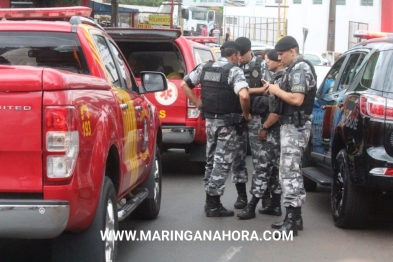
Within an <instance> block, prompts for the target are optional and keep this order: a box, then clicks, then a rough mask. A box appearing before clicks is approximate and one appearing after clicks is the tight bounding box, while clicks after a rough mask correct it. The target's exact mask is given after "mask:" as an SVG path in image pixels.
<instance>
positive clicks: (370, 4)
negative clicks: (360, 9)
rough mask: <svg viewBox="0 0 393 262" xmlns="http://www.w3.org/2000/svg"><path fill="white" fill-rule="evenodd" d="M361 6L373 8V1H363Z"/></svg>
mask: <svg viewBox="0 0 393 262" xmlns="http://www.w3.org/2000/svg"><path fill="white" fill-rule="evenodd" d="M360 5H369V6H373V0H361V2H360Z"/></svg>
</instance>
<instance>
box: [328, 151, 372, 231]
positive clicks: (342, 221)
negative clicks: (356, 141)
mask: <svg viewBox="0 0 393 262" xmlns="http://www.w3.org/2000/svg"><path fill="white" fill-rule="evenodd" d="M347 159H348V158H347V152H346V150H345V149H341V151H340V152H339V153H338V154H337V157H336V162H335V166H334V174H333V184H332V188H331V207H332V215H333V220H334V223H335V225H336V226H337V227H340V228H361V227H364V226H365V224H366V223H367V214H368V206H369V201H368V198H367V193H366V192H364V191H361V189H360V188H357V187H356V186H355V185H353V184H352V182H351V179H350V178H349V169H348V160H347Z"/></svg>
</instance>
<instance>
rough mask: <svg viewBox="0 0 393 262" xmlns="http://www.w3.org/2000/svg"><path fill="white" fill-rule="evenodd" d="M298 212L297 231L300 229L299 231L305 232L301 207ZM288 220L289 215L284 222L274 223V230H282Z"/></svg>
mask: <svg viewBox="0 0 393 262" xmlns="http://www.w3.org/2000/svg"><path fill="white" fill-rule="evenodd" d="M296 211H297V212H298V217H297V219H296V220H295V222H296V226H297V229H298V230H303V218H302V209H301V208H300V207H299V209H297V210H296ZM287 219H288V213H287V214H286V215H285V218H284V221H280V222H274V223H273V224H272V228H275V229H280V228H281V227H282V226H283V225H284V223H285V221H286V220H287Z"/></svg>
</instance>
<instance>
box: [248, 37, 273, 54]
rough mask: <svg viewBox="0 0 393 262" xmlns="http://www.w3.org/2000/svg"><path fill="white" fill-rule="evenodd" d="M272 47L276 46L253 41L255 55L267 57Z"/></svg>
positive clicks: (252, 48)
mask: <svg viewBox="0 0 393 262" xmlns="http://www.w3.org/2000/svg"><path fill="white" fill-rule="evenodd" d="M272 49H274V46H271V45H268V44H265V43H262V42H256V41H251V51H252V52H253V54H254V55H261V56H262V57H265V54H266V52H268V51H270V50H272Z"/></svg>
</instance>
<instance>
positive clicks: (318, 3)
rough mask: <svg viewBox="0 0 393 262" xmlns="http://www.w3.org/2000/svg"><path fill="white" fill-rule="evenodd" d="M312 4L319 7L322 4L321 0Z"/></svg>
mask: <svg viewBox="0 0 393 262" xmlns="http://www.w3.org/2000/svg"><path fill="white" fill-rule="evenodd" d="M312 4H313V5H321V4H322V0H313V1H312Z"/></svg>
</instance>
